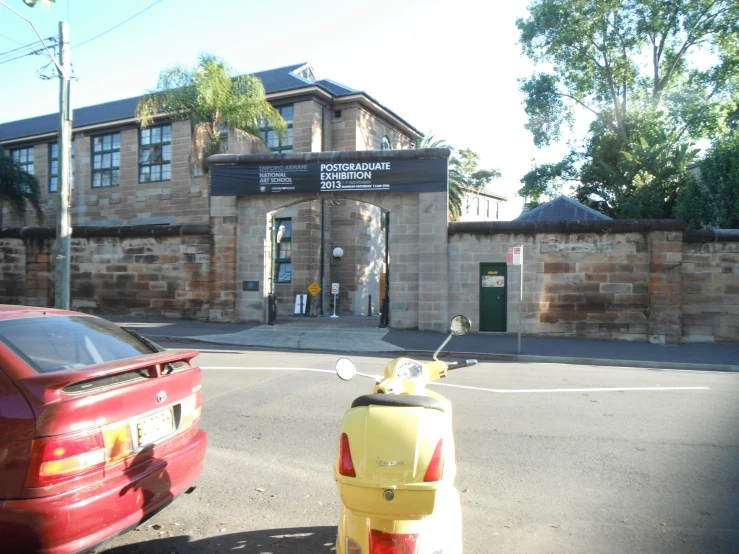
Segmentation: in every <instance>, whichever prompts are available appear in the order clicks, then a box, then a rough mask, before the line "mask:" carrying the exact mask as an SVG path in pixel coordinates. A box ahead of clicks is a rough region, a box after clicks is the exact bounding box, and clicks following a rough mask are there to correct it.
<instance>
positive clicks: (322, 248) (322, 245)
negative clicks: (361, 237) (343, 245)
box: [321, 198, 326, 315]
mask: <svg viewBox="0 0 739 554" xmlns="http://www.w3.org/2000/svg"><path fill="white" fill-rule="evenodd" d="M323 210H324V200H323V198H321V315H323V296H324V292H323V290H324V288H326V287H325V285H326V283H324V280H325V278H324V269H325V268H324V245H325V227H324V219H323V218H324V213H323Z"/></svg>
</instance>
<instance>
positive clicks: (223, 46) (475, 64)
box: [0, 0, 566, 219]
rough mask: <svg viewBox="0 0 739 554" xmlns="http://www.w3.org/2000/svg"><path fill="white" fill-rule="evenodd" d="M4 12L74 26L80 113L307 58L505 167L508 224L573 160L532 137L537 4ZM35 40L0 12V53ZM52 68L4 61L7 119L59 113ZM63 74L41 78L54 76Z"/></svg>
mask: <svg viewBox="0 0 739 554" xmlns="http://www.w3.org/2000/svg"><path fill="white" fill-rule="evenodd" d="M3 2H5V3H6V4H8V5H9V6H11V7H12V8H13V9H15V10H16V11H18V12H19V13H21V14H22V15H23V16H25V17H26V18H28V19H29V20H30V21H31V22H32V23H33V25H34V26H35V27H36V29H37V30H38V32H39V34H40V35H41V36H42V37H44V38H46V37H51V36H58V34H59V25H58V22H59V21H61V20H63V21H67V22H68V23H69V28H70V42H71V46H72V53H71V60H72V66H73V70H74V75H75V77H76V79H77V80H76V81H75V82H74V83H73V85H72V86H73V89H72V97H71V98H72V107H73V108H79V107H83V106H89V105H92V104H98V103H102V102H108V101H111V100H117V99H120V98H128V97H131V96H138V95H141V94H144V93H145V92H146V91H147V90H149V89H152V88H153V87H154V86H155V85H156V82H157V77H158V75H159V72H160V70H161V69H163V68H164V67H167V66H169V65H171V64H174V63H183V64H187V65H194V63H195V61H196V58H197V55H198V54H199V53H202V52H212V53H214V54H215V55H217V56H219V57H221V58H223V59H224V60H225V61H226V62H227V63H228V64H229V65H230V66H231V67H233V68H234V69H235V70H236V71H237V72H243V73H252V72H257V71H263V70H267V69H273V68H277V67H283V66H288V65H293V64H297V63H302V62H309V63H310V64H311V65H312V67H313V69H314V71H315V73H316V77H317V78H318V79H331V80H333V81H337V82H339V83H341V84H344V85H347V86H349V87H351V88H355V89H358V90H362V91H364V92H366V93H367V94H369V95H370V96H372V97H373V98H375V99H376V100H377V101H379V102H380V103H382V104H383V105H384V106H386V107H387V108H389V109H391V110H393V111H394V112H395V113H397V114H398V115H400V116H401V117H402V118H403V119H405V120H406V121H407V122H409V123H410V124H411V125H413V126H414V127H415V128H416V129H418V130H420V131H421V132H423V133H426V134H429V133H430V134H433V135H434V136H435V137H436V138H439V139H443V140H445V141H446V142H447V143H448V144H449V145H451V146H453V147H455V148H457V149H462V148H470V149H471V150H473V151H475V152H477V153H478V154H480V157H481V167H482V168H486V169H492V168H496V169H498V170H500V171H501V173H502V177H501V178H500V179H499V180H496V181H494V183H493V186H492V190H493V191H495V192H497V193H501V194H503V195H505V196H507V197H508V198H509V200H510V202H509V204H508V206H507V207H506V208H505V210H504V211H503V214H502V216H503V218H504V219H512V218H515V217H516V216H517V215H518V214H519V213H520V211H521V206H522V203H523V200H522V199H521V198H519V197H518V196H516V191H517V190H518V189H519V188H520V187H521V183H520V179H521V177H522V176H523V175H524V174H525V173H526V172H527V171H529V169H531V167H532V164H533V160H534V159H535V160H536V162H537V163H546V162H552V161H558V160H559V159H561V157H562V155H563V154H564V153H565V152H566V145H564V144H559V145H554V146H553V147H550V148H549V149H546V150H540V149H537V148H536V147H535V146H534V144H533V141H532V138H531V134H530V133H529V132H528V131H526V130H525V128H524V124H525V123H526V114H525V112H524V110H523V106H522V103H521V102H522V98H523V97H522V94H521V93H520V92H519V90H518V79H519V78H521V77H526V76H528V75H530V73H531V72H532V70H533V64H532V63H531V62H530V61H529V60H528V59H526V58H524V57H522V56H521V49H520V46H519V45H518V44H517V41H518V29H517V28H516V19H517V18H519V17H525V15H526V13H527V12H526V6H527V4H528V1H527V0H509V1H505V2H503V1H500V0H488V1H486V2H481V1H480V0H455V1H454V2H452V1H448V0H447V1H442V0H373V1H371V2H367V1H358V0H280V1H269V0H231V1H230V2H205V1H203V0H158V1H156V0H126V1H125V2H124V1H119V2H114V1H110V0H108V1H100V0H57V2H56V4H54V5H52V7H51V9H49V10H44V9H43V8H42V7H41V6H36V7H35V8H33V9H31V8H29V7H27V6H25V4H24V3H23V2H22V1H21V0H3ZM146 8H149V9H146ZM144 9H146V11H144V12H143V13H141V14H140V15H138V16H136V17H134V18H133V19H131V20H130V21H128V22H126V23H124V24H122V25H120V26H119V27H117V28H114V29H112V30H110V29H111V28H113V27H115V26H117V25H119V24H120V23H122V22H123V21H125V20H126V19H128V18H130V17H132V16H134V15H135V14H137V13H138V12H141V11H142V10H144ZM108 30H110V31H109V32H107V33H106V34H104V35H103V36H101V37H99V38H94V37H96V36H97V35H100V34H101V33H104V32H106V31H108ZM93 38H94V40H90V41H89V42H87V41H88V40H89V39H93ZM36 40H38V37H37V36H36V34H35V32H34V30H33V28H32V26H31V25H30V24H29V23H27V22H26V21H24V20H23V19H21V18H20V17H18V16H17V15H15V14H14V13H12V12H11V11H10V10H8V9H7V8H5V7H3V6H2V5H0V54H2V53H4V52H8V51H10V50H13V49H15V48H18V47H19V46H20V45H26V44H29V43H32V42H34V41H36ZM83 42H84V43H85V44H82V43H83ZM76 45H79V46H76ZM5 59H7V56H4V57H0V60H5ZM48 62H49V58H48V57H47V56H45V55H34V56H26V57H23V58H21V59H17V60H14V61H10V62H8V63H0V122H7V121H14V120H17V119H24V118H27V117H34V116H37V115H43V114H48V113H54V112H58V103H59V82H58V79H56V78H52V79H49V80H43V79H41V78H39V76H38V72H39V71H41V70H42V68H44V66H47V64H48ZM52 67H53V66H48V67H46V69H45V70H43V71H41V73H42V74H46V75H47V76H52V75H54V73H53V71H52Z"/></svg>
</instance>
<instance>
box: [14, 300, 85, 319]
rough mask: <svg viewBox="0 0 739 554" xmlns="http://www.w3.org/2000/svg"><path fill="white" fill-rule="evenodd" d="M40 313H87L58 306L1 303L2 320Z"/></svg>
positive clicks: (33, 315)
mask: <svg viewBox="0 0 739 554" xmlns="http://www.w3.org/2000/svg"><path fill="white" fill-rule="evenodd" d="M38 315H87V314H83V313H80V312H73V311H70V310H58V309H56V308H43V307H37V306H15V305H12V304H0V321H2V320H4V319H15V318H20V317H35V316H38Z"/></svg>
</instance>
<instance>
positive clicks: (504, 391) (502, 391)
mask: <svg viewBox="0 0 739 554" xmlns="http://www.w3.org/2000/svg"><path fill="white" fill-rule="evenodd" d="M432 385H438V386H440V387H453V388H455V389H470V390H479V391H485V392H496V393H499V394H511V393H536V392H631V391H637V392H638V391H660V392H661V391H676V390H711V389H710V388H709V387H605V388H596V387H593V388H584V389H486V388H482V387H468V386H465V385H450V384H447V383H432Z"/></svg>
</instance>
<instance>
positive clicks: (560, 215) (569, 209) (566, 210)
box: [514, 195, 611, 221]
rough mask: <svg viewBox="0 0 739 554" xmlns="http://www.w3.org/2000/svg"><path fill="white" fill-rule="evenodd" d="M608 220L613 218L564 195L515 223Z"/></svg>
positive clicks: (535, 209)
mask: <svg viewBox="0 0 739 554" xmlns="http://www.w3.org/2000/svg"><path fill="white" fill-rule="evenodd" d="M607 219H611V218H610V217H608V216H607V215H603V214H602V213H600V212H597V211H595V210H593V209H592V208H588V207H587V206H584V205H582V204H580V202H578V201H576V200H573V199H572V198H568V197H567V196H564V195H562V196H559V197H558V198H555V199H554V200H552V201H550V202H547V203H546V204H542V205H541V206H537V207H536V208H534V209H533V210H529V211H527V212H522V213H521V215H519V216H518V217H517V218H516V219H515V220H514V221H598V220H607Z"/></svg>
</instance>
